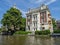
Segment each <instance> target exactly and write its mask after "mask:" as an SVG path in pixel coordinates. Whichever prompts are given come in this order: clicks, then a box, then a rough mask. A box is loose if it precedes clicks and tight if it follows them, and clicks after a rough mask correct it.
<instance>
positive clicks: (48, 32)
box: [35, 30, 50, 35]
mask: <svg viewBox="0 0 60 45" xmlns="http://www.w3.org/2000/svg"><path fill="white" fill-rule="evenodd" d="M35 34H36V35H48V34H50V30H44V31H35Z"/></svg>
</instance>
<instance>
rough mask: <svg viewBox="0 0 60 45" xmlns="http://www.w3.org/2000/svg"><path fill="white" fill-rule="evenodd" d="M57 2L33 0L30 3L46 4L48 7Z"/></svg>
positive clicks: (53, 0)
mask: <svg viewBox="0 0 60 45" xmlns="http://www.w3.org/2000/svg"><path fill="white" fill-rule="evenodd" d="M55 1H56V0H32V1H30V2H31V3H34V4H43V3H44V4H46V5H49V4H51V3H53V2H55Z"/></svg>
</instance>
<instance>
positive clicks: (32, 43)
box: [0, 36, 60, 45]
mask: <svg viewBox="0 0 60 45" xmlns="http://www.w3.org/2000/svg"><path fill="white" fill-rule="evenodd" d="M0 45H60V37H41V36H0Z"/></svg>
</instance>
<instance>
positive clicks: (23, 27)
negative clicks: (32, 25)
mask: <svg viewBox="0 0 60 45" xmlns="http://www.w3.org/2000/svg"><path fill="white" fill-rule="evenodd" d="M25 28H26V18H22V28H21V30H23V31H25Z"/></svg>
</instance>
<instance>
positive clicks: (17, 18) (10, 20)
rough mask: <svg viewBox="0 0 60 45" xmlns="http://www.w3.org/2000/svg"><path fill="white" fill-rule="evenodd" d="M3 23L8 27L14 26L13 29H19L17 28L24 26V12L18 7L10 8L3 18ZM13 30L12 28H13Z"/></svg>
mask: <svg viewBox="0 0 60 45" xmlns="http://www.w3.org/2000/svg"><path fill="white" fill-rule="evenodd" d="M1 23H2V24H3V26H6V27H7V29H8V30H9V29H11V28H12V27H13V30H17V28H19V29H21V28H22V13H21V12H20V10H18V9H16V8H13V7H12V8H10V10H8V11H7V12H6V13H5V14H4V16H3V19H2V20H1ZM11 30H12V29H11Z"/></svg>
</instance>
